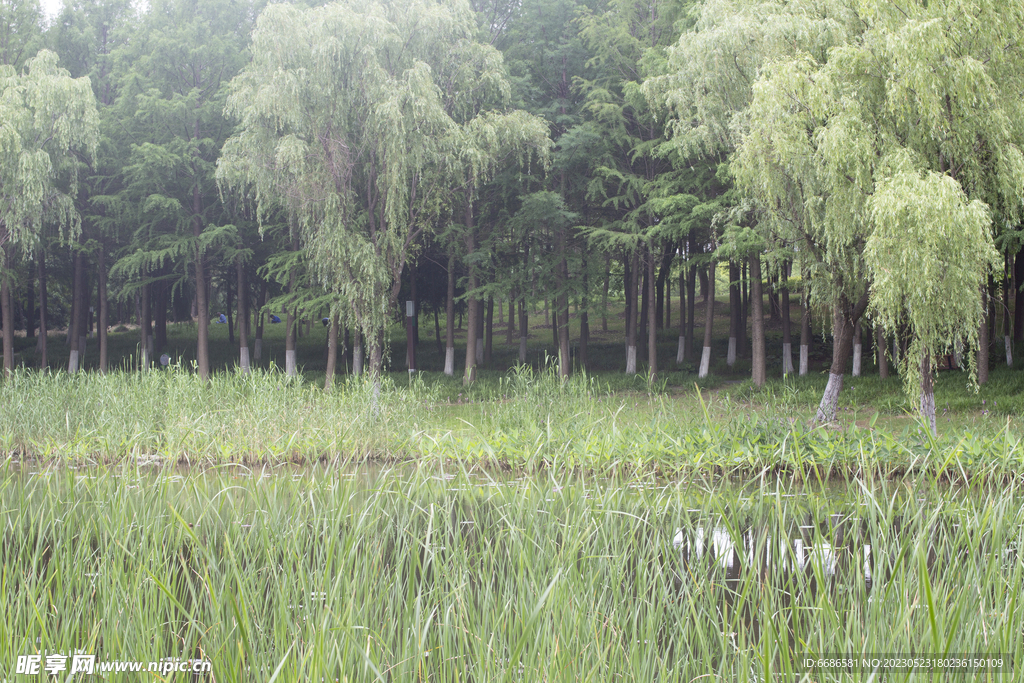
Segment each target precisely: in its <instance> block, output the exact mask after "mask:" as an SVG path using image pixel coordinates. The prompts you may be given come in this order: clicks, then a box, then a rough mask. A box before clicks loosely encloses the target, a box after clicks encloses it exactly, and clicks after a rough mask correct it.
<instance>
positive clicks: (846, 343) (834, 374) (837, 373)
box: [814, 291, 868, 422]
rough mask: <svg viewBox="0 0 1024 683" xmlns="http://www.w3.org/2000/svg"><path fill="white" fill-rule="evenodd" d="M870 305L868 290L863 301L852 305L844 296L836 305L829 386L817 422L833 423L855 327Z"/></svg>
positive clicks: (816, 416) (816, 415) (819, 407)
mask: <svg viewBox="0 0 1024 683" xmlns="http://www.w3.org/2000/svg"><path fill="white" fill-rule="evenodd" d="M867 305H868V294H867V292H866V291H865V293H864V294H863V296H861V299H860V301H858V302H857V303H856V304H851V303H850V302H849V300H848V299H847V298H846V297H845V296H843V297H841V298H840V300H839V301H838V302H837V303H836V305H835V307H834V308H833V312H832V366H831V367H830V368H829V371H828V384H827V385H826V386H825V393H824V394H823V395H822V397H821V403H820V404H819V405H818V412H817V413H816V414H815V417H814V420H815V422H833V421H834V420H835V419H836V409H837V407H838V405H839V392H840V391H842V389H843V373H844V372H846V362H847V359H848V358H849V357H850V352H851V350H852V348H851V347H852V346H853V328H854V325H856V324H857V321H859V320H860V316H861V314H862V313H863V312H864V309H865V308H866V307H867Z"/></svg>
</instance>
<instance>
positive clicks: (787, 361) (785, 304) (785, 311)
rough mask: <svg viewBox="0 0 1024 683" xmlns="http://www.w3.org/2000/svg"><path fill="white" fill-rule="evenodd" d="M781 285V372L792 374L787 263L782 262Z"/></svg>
mask: <svg viewBox="0 0 1024 683" xmlns="http://www.w3.org/2000/svg"><path fill="white" fill-rule="evenodd" d="M781 284H782V287H781V291H780V292H779V299H780V306H781V307H782V374H783V375H791V374H793V339H792V336H791V334H790V327H791V324H790V323H791V321H790V315H789V264H788V263H784V264H782V283H781Z"/></svg>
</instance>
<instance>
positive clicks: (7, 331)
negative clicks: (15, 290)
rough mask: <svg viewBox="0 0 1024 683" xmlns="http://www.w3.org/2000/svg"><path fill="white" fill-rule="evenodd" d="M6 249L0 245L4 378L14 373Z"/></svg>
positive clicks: (0, 308) (9, 261) (0, 307)
mask: <svg viewBox="0 0 1024 683" xmlns="http://www.w3.org/2000/svg"><path fill="white" fill-rule="evenodd" d="M8 249H9V248H5V247H4V246H3V245H0V257H2V258H3V260H4V263H3V265H4V267H3V269H2V270H0V317H2V318H3V324H4V342H3V343H4V376H5V377H10V375H11V374H12V373H13V372H14V308H13V305H12V302H11V285H10V282H8V277H7V274H8V273H9V272H10V267H11V257H10V254H9V251H8Z"/></svg>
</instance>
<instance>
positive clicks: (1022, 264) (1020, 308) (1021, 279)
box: [1013, 249, 1024, 342]
mask: <svg viewBox="0 0 1024 683" xmlns="http://www.w3.org/2000/svg"><path fill="white" fill-rule="evenodd" d="M1021 287H1024V249H1021V250H1020V251H1018V252H1017V255H1016V256H1015V257H1014V259H1013V292H1014V295H1013V340H1014V341H1015V342H1022V341H1024V293H1022V292H1021V291H1020V288H1021Z"/></svg>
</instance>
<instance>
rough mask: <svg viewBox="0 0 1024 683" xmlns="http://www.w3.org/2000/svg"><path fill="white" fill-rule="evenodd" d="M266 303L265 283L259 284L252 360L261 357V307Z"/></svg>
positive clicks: (264, 281)
mask: <svg viewBox="0 0 1024 683" xmlns="http://www.w3.org/2000/svg"><path fill="white" fill-rule="evenodd" d="M266 303H267V281H266V280H263V282H261V283H260V294H259V298H258V299H257V300H256V339H255V340H254V341H253V348H252V359H253V360H260V358H262V357H263V306H264V304H266Z"/></svg>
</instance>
